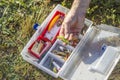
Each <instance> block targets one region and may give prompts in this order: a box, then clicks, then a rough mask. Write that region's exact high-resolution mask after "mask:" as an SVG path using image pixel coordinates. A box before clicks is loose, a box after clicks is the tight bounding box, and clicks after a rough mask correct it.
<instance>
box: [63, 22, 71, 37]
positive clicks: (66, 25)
mask: <svg viewBox="0 0 120 80" xmlns="http://www.w3.org/2000/svg"><path fill="white" fill-rule="evenodd" d="M63 25H64V29H65V31H64V33H65V38H66V39H68V38H69V35H70V34H69V33H70V29H69V28H70V26H69V24H66V23H65V24H63Z"/></svg>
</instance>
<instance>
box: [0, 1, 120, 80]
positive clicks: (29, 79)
mask: <svg viewBox="0 0 120 80" xmlns="http://www.w3.org/2000/svg"><path fill="white" fill-rule="evenodd" d="M72 1H73V0H0V57H1V58H0V80H61V79H60V78H57V79H55V78H53V77H51V76H49V75H47V74H46V73H45V72H43V71H41V70H39V69H37V68H36V67H34V66H33V65H31V64H29V63H27V62H26V61H24V60H23V58H22V56H21V55H20V52H21V51H22V49H23V48H24V46H25V45H26V43H27V42H28V41H29V39H30V37H31V36H32V35H33V34H34V32H35V31H34V30H33V28H32V26H33V24H34V23H39V24H41V23H42V22H43V20H44V19H45V18H46V17H47V16H48V14H49V13H50V12H51V11H52V9H53V8H54V7H55V6H56V5H57V4H61V5H63V6H65V7H67V8H70V6H71V5H72ZM86 18H88V19H90V20H92V21H93V22H94V25H97V24H101V23H105V24H108V25H113V26H116V27H120V1H119V0H92V1H91V4H90V8H89V9H88V11H87V14H86ZM119 74H120V62H119V63H118V65H117V66H116V68H115V69H114V71H113V73H112V74H111V76H110V77H109V80H120V76H119Z"/></svg>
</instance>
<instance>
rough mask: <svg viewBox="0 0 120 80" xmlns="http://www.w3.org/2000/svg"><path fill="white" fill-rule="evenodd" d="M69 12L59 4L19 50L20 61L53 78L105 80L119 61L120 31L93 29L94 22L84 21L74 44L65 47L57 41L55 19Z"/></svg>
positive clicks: (57, 28) (99, 26)
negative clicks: (83, 26) (20, 50)
mask: <svg viewBox="0 0 120 80" xmlns="http://www.w3.org/2000/svg"><path fill="white" fill-rule="evenodd" d="M68 11H69V10H68V9H67V8H65V7H63V6H61V5H57V6H56V7H55V8H54V10H53V11H52V12H51V13H50V14H49V16H48V17H47V18H46V19H45V21H44V22H43V23H42V24H41V25H40V26H39V27H38V30H37V31H36V32H35V33H34V35H33V36H32V37H31V39H30V41H29V42H28V43H27V44H26V46H25V47H24V49H23V50H22V52H21V55H22V57H23V59H24V60H26V61H27V62H29V63H31V64H32V65H34V66H36V67H38V68H39V69H41V70H43V71H44V72H46V73H48V74H49V75H51V76H53V77H55V78H57V77H61V78H62V79H64V80H107V79H108V77H109V75H110V74H111V72H112V71H113V69H114V67H115V66H116V64H117V63H118V61H119V59H120V29H119V28H116V27H113V26H108V25H105V24H101V25H97V26H92V23H93V22H92V21H90V20H88V19H85V22H84V23H85V29H84V30H83V31H82V32H81V33H80V34H79V42H78V43H77V45H76V46H72V45H70V44H66V45H64V43H63V40H61V39H59V38H57V36H58V34H59V30H60V26H61V25H60V24H59V23H60V22H59V21H61V19H60V20H59V19H58V17H59V18H61V17H62V18H63V17H64V16H65V14H66V13H67V12H68ZM57 15H58V16H57ZM57 19H58V20H57ZM55 20H56V21H57V22H56V23H54V22H55ZM53 23H54V25H53ZM36 46H37V48H36ZM38 47H39V49H38ZM41 50H42V51H41Z"/></svg>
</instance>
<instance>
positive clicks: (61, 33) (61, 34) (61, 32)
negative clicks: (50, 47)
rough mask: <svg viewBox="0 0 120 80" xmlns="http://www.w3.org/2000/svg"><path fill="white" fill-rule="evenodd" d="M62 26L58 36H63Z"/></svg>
mask: <svg viewBox="0 0 120 80" xmlns="http://www.w3.org/2000/svg"><path fill="white" fill-rule="evenodd" d="M64 31H65V30H64V27H63V26H61V29H60V33H59V35H60V36H64V35H65V34H64Z"/></svg>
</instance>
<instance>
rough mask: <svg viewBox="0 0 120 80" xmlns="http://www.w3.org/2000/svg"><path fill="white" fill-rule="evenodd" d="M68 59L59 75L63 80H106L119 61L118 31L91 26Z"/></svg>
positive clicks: (111, 28)
mask: <svg viewBox="0 0 120 80" xmlns="http://www.w3.org/2000/svg"><path fill="white" fill-rule="evenodd" d="M104 47H105V49H104ZM69 59H70V60H69V61H68V62H67V63H66V64H65V65H66V66H64V68H63V69H62V71H61V73H60V74H59V75H60V77H62V78H63V79H64V80H107V79H108V77H109V76H110V74H111V73H112V71H113V69H114V68H115V66H116V64H117V63H118V61H119V59H120V29H119V28H116V27H113V26H109V25H106V24H101V25H98V26H96V27H95V26H92V27H91V28H89V30H88V32H87V34H86V35H85V36H84V38H83V39H82V42H81V43H79V44H78V45H77V48H76V49H75V50H74V51H73V54H72V55H71V56H70V58H69Z"/></svg>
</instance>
